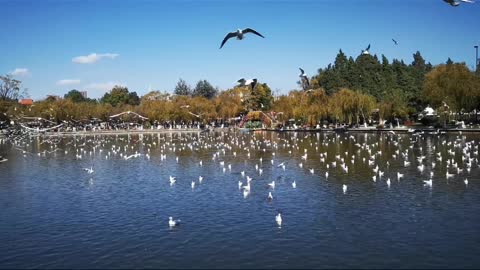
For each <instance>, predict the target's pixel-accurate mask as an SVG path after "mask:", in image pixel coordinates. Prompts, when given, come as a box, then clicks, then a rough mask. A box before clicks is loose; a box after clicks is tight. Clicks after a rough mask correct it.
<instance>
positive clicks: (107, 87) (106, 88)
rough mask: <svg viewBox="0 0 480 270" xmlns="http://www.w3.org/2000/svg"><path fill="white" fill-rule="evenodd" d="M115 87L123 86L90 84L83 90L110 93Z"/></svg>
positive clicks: (111, 83)
mask: <svg viewBox="0 0 480 270" xmlns="http://www.w3.org/2000/svg"><path fill="white" fill-rule="evenodd" d="M115 85H118V86H125V85H124V84H122V83H119V82H105V83H91V84H89V85H87V86H85V88H86V89H92V90H102V91H110V90H112V88H113V87H114V86H115Z"/></svg>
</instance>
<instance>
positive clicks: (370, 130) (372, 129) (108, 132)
mask: <svg viewBox="0 0 480 270" xmlns="http://www.w3.org/2000/svg"><path fill="white" fill-rule="evenodd" d="M210 131H240V132H242V131H243V132H258V131H271V132H277V133H284V132H309V133H312V132H315V133H331V132H337V133H343V132H365V133H382V132H392V131H393V132H395V133H401V134H403V133H419V132H426V133H435V132H437V131H438V132H439V133H441V134H445V133H462V132H465V133H480V128H438V129H436V128H428V127H416V128H413V127H411V128H376V127H367V128H365V127H360V128H321V129H272V128H258V129H247V128H238V127H230V128H211V129H197V128H191V129H153V130H152V129H146V130H100V131H97V130H96V131H93V130H89V131H75V132H72V131H70V132H43V133H31V135H33V136H47V137H58V136H92V135H132V134H160V133H191V132H197V133H198V132H210ZM3 135H4V134H1V133H0V137H2V136H3Z"/></svg>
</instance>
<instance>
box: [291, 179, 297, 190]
mask: <svg viewBox="0 0 480 270" xmlns="http://www.w3.org/2000/svg"><path fill="white" fill-rule="evenodd" d="M292 187H293V188H297V183H296V182H295V180H294V181H293V183H292Z"/></svg>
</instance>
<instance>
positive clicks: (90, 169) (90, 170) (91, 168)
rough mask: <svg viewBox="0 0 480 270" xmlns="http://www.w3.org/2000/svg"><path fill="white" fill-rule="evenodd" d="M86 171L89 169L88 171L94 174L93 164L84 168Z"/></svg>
mask: <svg viewBox="0 0 480 270" xmlns="http://www.w3.org/2000/svg"><path fill="white" fill-rule="evenodd" d="M83 169H84V170H85V171H87V173H89V174H92V173H93V172H94V171H93V166H90V168H83Z"/></svg>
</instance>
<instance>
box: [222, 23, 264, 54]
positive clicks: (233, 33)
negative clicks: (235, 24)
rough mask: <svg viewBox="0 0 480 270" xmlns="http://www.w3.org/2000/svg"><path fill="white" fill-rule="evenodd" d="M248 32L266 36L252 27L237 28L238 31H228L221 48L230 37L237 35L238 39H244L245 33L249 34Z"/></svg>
mask: <svg viewBox="0 0 480 270" xmlns="http://www.w3.org/2000/svg"><path fill="white" fill-rule="evenodd" d="M247 33H252V34H255V35H257V36H260V37H262V38H265V37H264V36H262V34H260V33H258V32H257V31H255V30H253V29H251V28H245V29H243V30H241V29H237V31H235V32H230V33H228V34H227V35H226V36H225V38H224V39H223V41H222V45H220V49H221V48H222V47H223V45H225V43H226V42H227V40H229V39H230V38H232V37H236V38H237V39H238V40H242V39H243V35H245V34H247Z"/></svg>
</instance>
